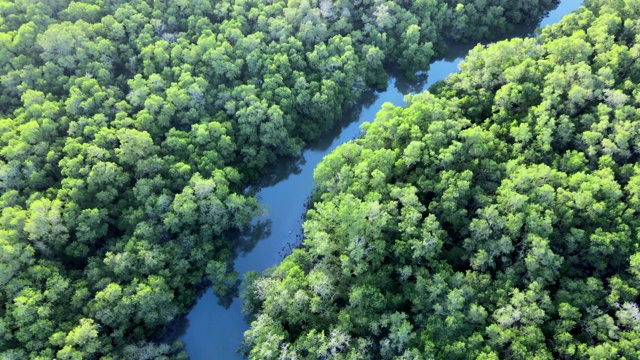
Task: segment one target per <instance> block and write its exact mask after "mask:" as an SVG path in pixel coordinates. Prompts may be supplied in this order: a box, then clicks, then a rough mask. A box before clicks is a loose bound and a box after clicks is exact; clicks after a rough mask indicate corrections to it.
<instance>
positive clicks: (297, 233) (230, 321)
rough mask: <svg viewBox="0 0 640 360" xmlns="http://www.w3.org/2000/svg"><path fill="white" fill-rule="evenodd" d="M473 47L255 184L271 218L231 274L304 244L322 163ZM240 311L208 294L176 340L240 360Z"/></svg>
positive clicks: (380, 98) (560, 11)
mask: <svg viewBox="0 0 640 360" xmlns="http://www.w3.org/2000/svg"><path fill="white" fill-rule="evenodd" d="M581 4H582V1H581V0H562V1H560V4H559V5H558V7H557V8H556V9H555V10H553V11H551V12H550V13H549V14H548V15H547V16H546V17H545V18H544V19H543V20H542V21H541V22H540V26H541V27H543V26H546V25H549V24H553V23H555V22H557V21H559V20H560V18H562V16H564V15H566V14H568V13H570V12H571V11H573V10H575V9H577V8H578V7H580V5H581ZM530 33H531V29H528V28H525V29H520V31H518V32H517V33H516V34H515V36H526V35H529V34H530ZM471 47H473V46H472V45H471V44H466V45H457V46H452V47H450V49H449V52H448V54H447V55H446V56H445V57H444V58H443V59H440V60H438V61H436V62H434V63H433V64H431V66H430V69H429V71H428V72H426V73H419V74H418V76H417V80H416V81H412V82H410V81H406V80H403V79H402V78H401V77H394V78H390V79H389V83H388V86H387V90H386V91H384V92H375V93H374V92H372V93H368V94H365V96H363V99H362V101H361V102H360V103H359V104H358V105H357V106H356V107H355V108H354V109H352V111H350V112H349V114H348V115H347V116H345V118H344V119H343V121H342V123H341V124H339V126H336V128H335V129H334V131H332V132H331V133H329V134H327V135H326V136H324V137H323V138H322V139H319V140H318V141H316V142H315V143H313V144H310V145H309V146H308V147H307V148H306V149H305V150H304V151H303V152H302V154H301V155H300V157H299V158H298V159H295V160H287V161H283V162H282V163H281V164H279V165H278V166H277V167H276V168H275V169H274V171H273V172H272V174H271V175H270V176H268V177H266V178H265V179H264V180H263V181H262V183H261V184H259V186H260V191H259V192H258V193H257V195H256V196H257V198H258V200H259V201H260V203H261V204H263V205H264V206H265V207H266V208H267V209H268V214H269V215H268V216H266V217H265V218H263V219H259V220H258V221H259V224H260V225H262V226H257V227H256V231H255V232H254V234H253V235H252V236H251V237H250V238H245V239H243V240H244V241H242V242H241V243H242V244H243V247H242V248H240V249H238V256H237V258H236V260H235V269H236V270H237V271H238V272H239V273H240V274H244V273H246V272H247V271H250V270H256V271H259V272H262V271H264V270H265V269H267V268H269V267H271V266H274V265H276V264H278V263H279V262H280V260H281V259H282V257H283V256H284V255H286V254H287V253H288V252H289V251H290V247H291V246H295V245H296V244H298V243H299V241H300V240H301V239H302V220H303V214H304V212H305V210H306V199H308V197H309V195H310V194H311V190H312V188H313V170H314V169H315V168H316V165H317V164H318V163H319V162H320V161H321V160H322V158H323V157H324V156H325V155H327V154H328V153H330V152H331V151H333V150H334V149H335V148H336V147H338V146H339V145H340V144H343V143H345V142H347V141H349V140H351V139H353V138H355V137H357V136H359V134H360V130H359V128H360V125H361V124H362V123H363V122H365V121H373V119H374V118H375V115H376V113H377V112H378V110H379V109H380V108H381V106H382V104H383V103H385V102H390V103H392V104H394V105H403V104H404V101H403V97H404V95H406V94H409V93H416V92H421V91H423V90H425V89H427V88H429V87H430V86H431V85H432V84H433V83H435V82H437V81H440V80H443V79H444V78H445V77H447V76H448V75H449V74H451V73H453V72H456V71H458V64H459V63H460V61H461V60H462V58H463V57H464V56H465V55H466V54H467V52H468V51H469V50H470V49H471ZM225 305H227V306H225ZM241 308H242V304H241V301H240V299H237V298H236V299H233V300H232V302H231V304H230V305H229V304H221V301H219V299H217V298H216V296H215V295H213V292H212V291H210V290H208V291H206V292H205V293H204V294H203V295H202V297H200V299H199V300H198V302H197V304H196V305H195V306H194V307H193V309H192V310H191V312H190V313H189V314H188V315H187V316H186V318H185V319H182V323H181V324H180V327H181V329H182V331H181V334H180V335H179V337H180V339H181V340H182V341H183V342H184V343H185V345H186V350H187V353H188V354H189V356H190V357H191V359H193V360H200V359H224V360H230V359H242V357H241V356H240V355H239V354H238V353H237V352H236V349H237V348H238V347H239V346H240V343H241V340H242V334H243V333H244V331H245V330H246V329H247V328H248V324H247V323H246V321H245V319H244V318H243V316H242V313H241Z"/></svg>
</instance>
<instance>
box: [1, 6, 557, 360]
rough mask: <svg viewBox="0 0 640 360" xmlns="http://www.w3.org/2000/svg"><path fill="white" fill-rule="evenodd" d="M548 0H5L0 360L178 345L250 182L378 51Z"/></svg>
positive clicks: (392, 55) (406, 47)
mask: <svg viewBox="0 0 640 360" xmlns="http://www.w3.org/2000/svg"><path fill="white" fill-rule="evenodd" d="M512 3H513V4H512ZM507 5H508V6H507ZM552 5H553V4H552V1H551V0H540V1H537V0H535V1H527V2H523V3H521V2H513V1H507V0H473V1H471V0H465V1H441V0H420V1H384V0H376V1H370V0H363V1H343V0H335V1H331V0H320V1H318V2H316V1H309V0H290V1H288V2H286V1H283V0H274V1H244V0H237V1H230V0H225V1H217V2H210V1H205V0H196V1H182V0H169V1H156V0H134V1H120V0H95V1H94V0H85V1H69V0H47V1H23V0H16V1H7V0H0V210H1V212H0V304H1V306H0V357H2V358H6V359H11V358H24V357H29V358H42V359H45V358H46V359H48V358H54V357H55V358H60V359H66V358H73V359H80V358H98V357H101V356H113V357H114V358H135V359H141V358H157V357H160V356H169V355H171V354H173V353H174V350H173V349H171V348H170V346H168V345H158V344H156V343H155V342H153V341H155V340H157V339H158V337H159V336H160V335H161V334H162V332H163V329H164V328H165V325H166V324H167V323H168V322H170V321H171V320H172V319H173V318H174V317H175V316H177V315H179V314H183V313H184V312H185V311H186V310H187V309H188V307H189V306H191V305H192V304H193V302H194V299H195V297H196V292H197V289H198V285H202V284H204V283H206V282H210V283H213V285H214V288H215V289H216V290H217V291H218V293H221V294H223V293H225V292H226V291H227V290H228V287H229V286H230V285H232V284H233V283H235V275H234V273H233V272H231V271H230V268H229V264H230V261H231V260H232V253H233V244H231V243H230V242H229V241H225V240H224V238H225V235H226V234H228V233H229V232H231V231H234V230H236V229H239V228H242V227H243V226H245V225H246V224H248V223H249V221H250V220H251V219H252V218H253V217H254V216H255V215H256V214H257V213H259V212H260V210H259V208H258V206H257V202H256V200H255V199H254V198H252V197H250V196H246V195H244V194H243V192H242V191H243V189H244V188H245V187H246V186H247V184H249V183H250V181H252V180H255V179H256V178H257V177H258V176H259V175H260V174H261V173H264V172H265V170H266V169H267V166H268V165H270V164H273V162H274V160H275V159H276V158H277V157H282V156H291V155H296V154H297V153H298V151H299V149H300V148H301V146H302V145H303V144H304V142H305V141H307V140H309V139H313V138H315V137H317V136H318V134H320V133H321V132H323V131H325V130H327V129H328V128H330V127H331V126H332V124H333V123H334V120H335V119H336V118H338V117H339V116H340V115H341V111H342V106H343V105H344V104H347V103H349V102H350V101H353V100H355V99H356V98H357V97H358V94H359V93H360V91H361V90H362V89H365V88H367V87H370V86H381V85H383V84H386V74H385V70H384V68H383V67H384V66H389V65H394V66H398V67H401V68H403V69H404V70H405V71H407V72H409V73H411V72H413V71H414V70H415V69H423V68H425V67H426V66H427V65H428V63H429V61H430V59H431V57H432V56H433V54H434V53H435V52H437V51H439V50H441V49H442V48H443V43H444V40H448V39H453V40H463V39H469V38H477V37H478V36H485V35H489V34H490V29H491V32H493V31H494V30H500V31H502V30H509V29H510V28H511V27H513V24H514V23H518V22H522V21H524V20H526V19H527V16H525V14H528V15H531V16H532V17H537V16H539V15H540V14H541V13H542V12H543V11H544V10H545V9H548V8H550V7H551V6H552ZM478 8H482V9H484V8H487V9H490V10H491V11H490V12H489V13H488V14H487V15H486V16H482V17H479V16H477V14H476V12H477V11H478ZM440 34H446V36H441V35H440ZM150 340H153V341H150Z"/></svg>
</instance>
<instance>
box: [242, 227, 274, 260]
mask: <svg viewBox="0 0 640 360" xmlns="http://www.w3.org/2000/svg"><path fill="white" fill-rule="evenodd" d="M272 225H273V221H272V220H271V219H270V218H262V219H259V220H257V221H254V222H253V223H252V224H251V225H250V226H249V227H248V228H247V229H246V230H244V231H242V232H241V233H239V234H238V235H237V236H236V237H235V238H236V240H235V243H234V247H233V255H234V258H238V256H240V255H242V254H247V253H250V252H251V251H252V250H253V249H254V248H255V246H256V244H257V243H258V242H259V241H260V240H263V239H266V238H268V237H270V236H271V227H272Z"/></svg>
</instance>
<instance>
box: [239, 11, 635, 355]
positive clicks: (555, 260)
mask: <svg viewBox="0 0 640 360" xmlns="http://www.w3.org/2000/svg"><path fill="white" fill-rule="evenodd" d="M584 5H585V6H584V7H582V8H581V9H580V10H578V11H576V12H574V13H572V14H570V15H567V16H565V17H564V18H563V19H562V20H561V21H560V22H559V23H557V24H555V25H552V26H550V27H545V28H544V29H542V30H541V32H540V33H539V35H538V36H536V37H533V38H524V39H521V38H516V39H512V40H507V41H500V42H497V43H495V44H491V45H489V46H477V47H476V48H474V49H473V50H472V51H471V52H470V53H469V55H468V56H467V57H466V58H465V59H464V60H463V62H462V63H461V65H460V73H458V74H454V75H451V76H450V77H448V78H447V79H446V80H444V81H442V82H440V83H437V84H436V85H435V86H434V87H432V88H431V89H430V90H429V91H427V92H424V93H421V94H417V95H413V96H408V97H407V103H408V104H407V106H405V107H396V106H392V105H390V104H387V105H385V106H383V108H382V110H381V111H380V112H379V113H378V115H377V116H376V119H375V121H373V122H372V123H366V124H364V125H363V126H362V130H363V132H364V135H363V136H362V137H360V138H358V139H355V140H354V141H351V142H348V143H346V144H344V145H342V146H340V147H339V148H338V149H336V150H335V151H334V152H332V153H331V154H330V155H328V156H326V157H325V158H324V160H323V161H322V162H321V163H320V164H319V165H318V167H317V168H316V170H315V172H314V179H315V185H316V190H315V191H314V194H313V196H312V199H311V209H310V210H309V211H308V212H307V215H306V220H305V222H304V225H303V228H304V232H305V240H304V242H303V246H302V248H300V249H296V250H294V251H293V253H292V254H291V255H289V256H288V257H287V258H285V259H284V260H283V262H282V263H281V264H279V265H278V266H275V267H273V268H271V269H269V270H267V271H266V272H264V273H263V274H258V273H255V272H253V273H251V274H248V275H247V276H246V277H245V278H246V279H248V280H247V281H245V283H244V284H243V289H242V296H243V298H244V311H245V313H246V314H247V315H248V316H250V317H251V319H252V323H251V328H250V329H249V330H248V331H247V332H245V336H244V346H243V349H242V351H243V354H244V355H246V356H248V357H249V358H251V359H267V358H274V359H275V358H281V359H317V358H334V359H432V358H433V359H502V358H505V359H556V358H577V359H619V358H626V359H632V358H637V357H638V354H639V353H640V308H639V305H638V298H639V295H640V293H639V291H640V290H639V289H640V247H639V242H638V239H639V238H638V236H639V232H638V230H639V229H640V221H639V220H638V215H637V213H638V211H640V207H639V204H640V187H639V186H640V166H638V159H639V155H638V154H639V152H640V145H639V144H640V135H639V134H640V123H639V122H638V119H639V118H640V90H639V87H638V84H640V62H639V61H638V59H639V58H640V45H638V40H639V39H640V2H639V1H637V0H624V1H623V0H620V1H598V0H593V1H585V4H584Z"/></svg>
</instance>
